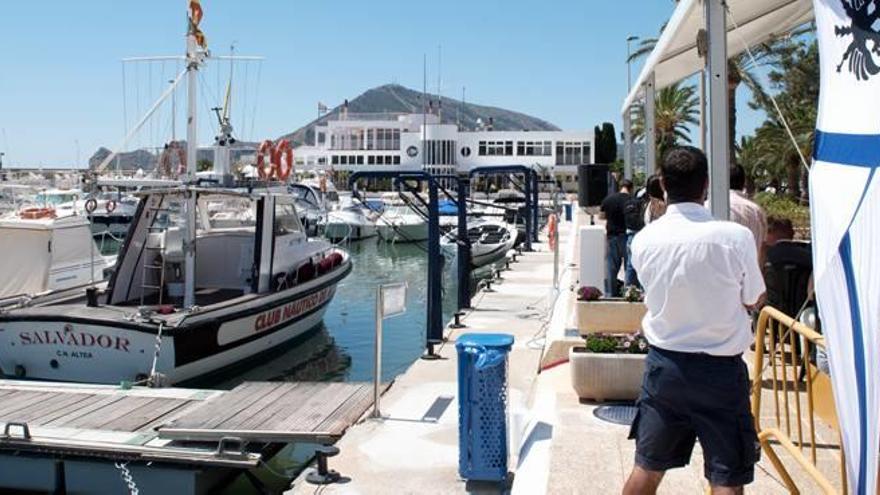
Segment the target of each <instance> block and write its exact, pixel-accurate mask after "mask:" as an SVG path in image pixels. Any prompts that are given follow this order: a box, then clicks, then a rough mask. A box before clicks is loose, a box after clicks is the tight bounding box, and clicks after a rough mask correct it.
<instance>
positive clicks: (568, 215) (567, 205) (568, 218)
mask: <svg viewBox="0 0 880 495" xmlns="http://www.w3.org/2000/svg"><path fill="white" fill-rule="evenodd" d="M562 206H563V208H565V221H566V222H570V221H571V203H565V204H564V205H562Z"/></svg>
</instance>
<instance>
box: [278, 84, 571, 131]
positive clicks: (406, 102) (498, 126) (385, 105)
mask: <svg viewBox="0 0 880 495" xmlns="http://www.w3.org/2000/svg"><path fill="white" fill-rule="evenodd" d="M422 98H423V95H422V93H421V92H420V91H415V90H412V89H409V88H405V87H403V86H401V85H399V84H386V85H384V86H379V87H377V88H373V89H369V90H367V91H366V92H364V93H362V94H361V95H360V96H358V97H357V98H355V99H353V100H349V102H348V111H349V113H352V114H356V113H407V112H411V113H419V112H422V111H423V110H422V109H423V106H422ZM428 99H429V100H432V99H433V105H434V106H435V107H436V105H437V101H436V95H433V96H432V95H430V94H429V95H428ZM442 109H443V112H442V116H443V123H444V124H454V123H455V122H456V120H457V119H458V120H459V121H460V122H461V125H462V127H464V128H467V129H473V128H475V127H476V126H477V119H481V120H482V121H483V123H484V124H485V123H488V122H489V119H490V118H492V119H493V123H494V126H495V130H497V131H519V130H523V129H528V130H532V131H557V130H559V128H558V127H556V126H555V125H553V124H551V123H549V122H547V121H545V120H541V119H539V118H537V117H532V116H531V115H526V114H524V113H519V112H514V111H512V110H505V109H503V108H497V107H489V106H484V105H477V104H474V103H470V102H467V103H466V104H464V105H462V103H461V101H460V100H453V99H450V98H446V97H443V99H442ZM341 111H342V105H339V106H337V107H335V108H333V109H332V110H330V111H329V112H328V113H327V114H325V115H323V116H321V117H320V118H318V119H315V120H313V121H311V122H309V123H308V124H306V125H305V126H303V127H300V128H299V129H297V130H295V131H293V132H291V133H290V134H286V135H284V136H282V137H284V138H287V139H289V140H290V141H291V142H292V143H293V144H294V145H295V146H296V145H300V144H302V143H311V142H313V136H314V132H315V126H316V125H319V124H323V123H325V122H326V121H327V120H330V119H334V118H336V117H337V116H338V115H339V113H340V112H341Z"/></svg>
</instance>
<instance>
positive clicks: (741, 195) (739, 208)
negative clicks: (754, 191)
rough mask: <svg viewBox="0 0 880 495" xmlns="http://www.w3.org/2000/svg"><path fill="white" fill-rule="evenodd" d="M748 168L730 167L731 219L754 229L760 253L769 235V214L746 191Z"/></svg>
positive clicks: (753, 233)
mask: <svg viewBox="0 0 880 495" xmlns="http://www.w3.org/2000/svg"><path fill="white" fill-rule="evenodd" d="M745 188H746V170H745V169H744V168H743V166H742V165H738V164H734V165H733V166H732V167H730V219H731V220H732V221H734V222H736V223H738V224H740V225H742V226H744V227H746V228H748V229H749V230H751V231H752V235H753V236H754V237H755V247H756V248H757V250H758V253H761V252H762V251H763V248H764V239H765V238H766V237H767V215H766V214H765V213H764V209H763V208H761V207H760V206H759V205H758V204H757V203H755V202H754V201H752V200H750V199H749V198H748V196H746V193H745Z"/></svg>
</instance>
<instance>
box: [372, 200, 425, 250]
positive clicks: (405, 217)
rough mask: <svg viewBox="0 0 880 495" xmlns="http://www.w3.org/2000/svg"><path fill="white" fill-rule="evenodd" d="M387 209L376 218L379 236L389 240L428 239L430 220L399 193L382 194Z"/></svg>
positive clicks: (411, 240) (417, 240) (416, 240)
mask: <svg viewBox="0 0 880 495" xmlns="http://www.w3.org/2000/svg"><path fill="white" fill-rule="evenodd" d="M382 200H383V202H384V203H385V209H384V211H383V212H382V216H381V217H379V219H378V220H376V227H378V231H379V237H381V238H382V239H383V240H385V241H388V242H421V241H425V240H427V239H428V222H427V220H425V218H424V217H422V216H421V215H420V214H419V213H418V212H417V211H415V210H413V208H412V207H411V206H410V205H409V204H408V203H407V202H406V201H404V200H403V199H402V198H401V196H400V195H399V194H398V193H385V194H383V195H382Z"/></svg>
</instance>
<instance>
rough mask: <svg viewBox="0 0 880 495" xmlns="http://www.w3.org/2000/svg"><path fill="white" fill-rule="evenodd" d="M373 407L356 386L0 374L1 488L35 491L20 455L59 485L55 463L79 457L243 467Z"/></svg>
mask: <svg viewBox="0 0 880 495" xmlns="http://www.w3.org/2000/svg"><path fill="white" fill-rule="evenodd" d="M371 404H372V386H371V385H370V384H355V383H336V382H321V383H289V382H246V383H244V384H242V385H239V386H238V387H236V388H235V389H233V390H231V391H214V390H196V389H181V388H167V389H150V388H142V387H135V388H132V389H127V390H126V389H121V388H119V387H114V386H103V385H76V384H62V383H42V382H26V381H12V380H0V432H2V433H0V488H18V489H32V488H33V486H34V485H33V484H32V483H30V482H29V481H28V480H24V481H23V482H22V483H18V484H16V482H15V481H14V480H12V479H11V478H10V476H14V475H15V474H16V473H17V472H19V471H17V470H18V469H20V468H19V467H16V466H18V465H17V464H15V462H16V461H15V458H16V457H17V456H20V455H22V454H24V455H25V456H31V457H34V456H35V457H37V458H42V459H43V460H47V461H51V463H50V464H47V466H54V468H52V469H54V470H55V471H54V477H53V472H50V473H44V474H43V475H41V476H42V477H43V478H44V479H43V481H44V482H47V483H48V482H51V481H52V480H55V483H57V479H58V472H57V470H58V469H59V466H58V463H59V462H61V463H62V464H64V462H65V461H68V460H76V461H77V462H81V461H82V460H83V459H91V460H92V461H93V462H98V463H101V462H103V463H104V464H105V465H107V464H108V461H110V462H109V465H111V466H112V465H113V463H117V462H131V463H138V464H143V465H147V466H151V467H150V469H151V472H153V473H155V472H158V471H159V470H161V466H172V467H173V469H174V470H176V471H180V470H181V468H184V469H190V470H192V471H193V473H196V472H197V471H200V472H201V471H205V470H210V469H225V470H227V471H230V470H231V471H236V472H239V473H240V472H245V471H247V470H249V469H252V468H254V467H257V466H258V465H259V463H260V462H261V461H262V460H265V459H264V456H265V455H274V453H275V452H277V451H278V450H280V446H282V445H283V444H288V443H292V442H306V443H319V444H331V443H334V442H335V441H336V440H338V439H339V438H340V437H341V436H342V435H343V434H344V433H345V431H346V430H347V429H348V428H349V427H350V426H352V425H353V424H354V423H355V422H357V421H358V420H359V419H360V418H361V417H362V416H363V414H364V413H365V412H366V411H367V409H369V407H370V406H371ZM154 463H155V464H154ZM4 464H5V466H4ZM69 464H71V465H72V463H69ZM47 469H48V468H47ZM61 469H62V470H63V469H64V468H63V466H62V467H61ZM68 470H70V468H69V469H68ZM231 471H230V473H227V474H234V473H231ZM112 474H113V475H114V476H115V480H114V481H118V475H117V473H115V472H113V473H112ZM194 475H197V473H196V474H194ZM28 476H31V475H28ZM66 477H67V478H70V477H71V475H70V473H67V476H66ZM64 478H65V476H63V475H62V476H61V479H62V480H63V479H64ZM143 479H144V478H143V477H142V480H143ZM165 479H166V480H167V477H166V478H165ZM212 479H213V478H212ZM46 480H48V481H46ZM194 486H195V485H194ZM39 487H40V488H45V485H39ZM49 489H52V487H51V486H50V487H49Z"/></svg>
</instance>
